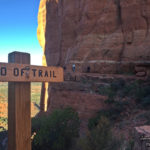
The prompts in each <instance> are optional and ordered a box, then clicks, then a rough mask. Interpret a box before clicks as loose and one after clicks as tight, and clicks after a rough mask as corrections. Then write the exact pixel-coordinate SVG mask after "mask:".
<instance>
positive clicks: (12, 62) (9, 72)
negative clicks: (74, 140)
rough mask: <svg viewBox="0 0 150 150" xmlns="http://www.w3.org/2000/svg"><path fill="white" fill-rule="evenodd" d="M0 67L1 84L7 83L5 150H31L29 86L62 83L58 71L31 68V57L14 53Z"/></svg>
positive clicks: (55, 68)
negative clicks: (31, 83) (34, 83)
mask: <svg viewBox="0 0 150 150" xmlns="http://www.w3.org/2000/svg"><path fill="white" fill-rule="evenodd" d="M8 62H9V63H0V81H2V82H8V150H31V104H30V103H31V102H30V97H31V86H30V82H63V78H64V77H63V69H62V68H61V67H43V66H32V65H30V54H28V53H20V52H13V53H10V54H9V57H8Z"/></svg>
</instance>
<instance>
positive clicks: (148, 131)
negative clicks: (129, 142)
mask: <svg viewBox="0 0 150 150" xmlns="http://www.w3.org/2000/svg"><path fill="white" fill-rule="evenodd" d="M134 150H150V126H140V127H135V146H134Z"/></svg>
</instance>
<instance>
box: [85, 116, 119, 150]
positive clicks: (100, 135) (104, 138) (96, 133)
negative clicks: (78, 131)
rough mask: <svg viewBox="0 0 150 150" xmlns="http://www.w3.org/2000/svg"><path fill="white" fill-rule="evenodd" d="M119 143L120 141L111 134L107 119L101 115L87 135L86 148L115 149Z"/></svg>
mask: <svg viewBox="0 0 150 150" xmlns="http://www.w3.org/2000/svg"><path fill="white" fill-rule="evenodd" d="M120 145H121V143H120V141H119V140H117V139H116V138H115V137H113V136H112V132H111V128H110V123H109V121H108V119H107V118H106V117H101V118H100V119H99V121H98V124H97V126H96V127H95V128H93V129H92V130H91V131H90V134H89V136H88V137H87V148H86V150H117V149H118V148H119V147H120Z"/></svg>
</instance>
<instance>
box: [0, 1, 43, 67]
mask: <svg viewBox="0 0 150 150" xmlns="http://www.w3.org/2000/svg"><path fill="white" fill-rule="evenodd" d="M39 2H40V0H0V62H6V61H7V57H8V53H10V52H12V51H22V52H29V53H30V54H31V63H32V64H41V61H42V48H41V47H40V45H39V43H38V40H37V14H38V7H39Z"/></svg>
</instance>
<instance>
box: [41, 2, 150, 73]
mask: <svg viewBox="0 0 150 150" xmlns="http://www.w3.org/2000/svg"><path fill="white" fill-rule="evenodd" d="M41 12H42V13H41ZM41 14H43V15H41ZM40 16H42V17H40ZM39 18H42V19H39V20H40V21H39V28H38V33H40V34H41V35H42V36H40V37H42V38H39V40H40V43H42V44H41V45H42V46H43V48H44V49H45V53H44V54H45V55H46V59H47V63H48V65H62V66H63V65H66V66H69V64H72V63H76V64H78V65H79V66H81V67H80V68H79V71H81V72H82V71H83V72H84V71H85V69H84V68H85V67H86V66H87V65H90V66H91V68H92V71H93V72H100V73H104V72H105V73H115V72H116V71H120V70H123V71H127V70H128V69H130V67H132V65H131V64H132V63H133V64H135V63H136V64H139V63H145V62H147V63H148V62H149V60H150V49H149V48H150V34H149V26H150V0H147V1H145V0H101V1H100V0H92V1H91V0H41V5H40V9H39ZM41 22H42V23H41ZM41 24H42V25H43V26H44V27H41ZM45 26H46V27H45ZM44 33H45V38H44V36H43V35H44ZM41 39H42V40H41ZM44 40H45V42H41V41H44ZM94 66H96V67H94ZM122 68H123V69H122ZM77 69H78V68H77Z"/></svg>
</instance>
